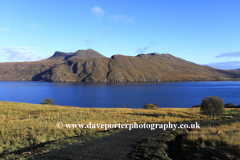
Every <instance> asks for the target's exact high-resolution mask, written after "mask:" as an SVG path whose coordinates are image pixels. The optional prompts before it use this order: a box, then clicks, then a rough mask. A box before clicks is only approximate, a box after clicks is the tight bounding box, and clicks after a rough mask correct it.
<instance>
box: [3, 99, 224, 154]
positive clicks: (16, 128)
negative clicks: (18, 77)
mask: <svg viewBox="0 0 240 160" xmlns="http://www.w3.org/2000/svg"><path fill="white" fill-rule="evenodd" d="M0 106H1V107H0V154H1V153H5V152H10V151H15V150H19V149H20V148H25V147H29V146H31V145H36V144H39V143H43V142H47V141H52V140H57V139H62V138H66V137H72V136H76V135H77V136H79V135H85V134H91V133H94V132H96V131H98V130H104V129H101V128H100V129H97V128H96V129H79V128H77V129H67V128H65V127H63V128H62V129H58V128H57V127H56V124H57V122H62V123H63V124H84V125H87V124H89V122H91V123H92V124H118V123H121V124H126V123H134V122H137V123H164V122H171V123H174V122H181V121H208V120H209V121H210V120H212V119H210V118H209V117H208V116H206V115H201V114H200V113H199V111H200V110H199V108H194V109H193V108H168V109H166V108H160V109H157V110H145V109H128V108H79V107H70V106H67V107H66V106H56V105H40V104H28V103H15V102H5V101H0ZM217 119H220V118H218V117H217V118H215V119H214V120H217Z"/></svg>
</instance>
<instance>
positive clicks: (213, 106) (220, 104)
mask: <svg viewBox="0 0 240 160" xmlns="http://www.w3.org/2000/svg"><path fill="white" fill-rule="evenodd" d="M223 111H224V101H223V99H222V98H219V97H217V96H211V97H206V98H204V99H203V100H202V103H201V112H202V113H203V114H208V115H210V117H211V116H215V115H217V114H218V113H221V112H223Z"/></svg>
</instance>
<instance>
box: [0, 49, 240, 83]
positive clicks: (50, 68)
mask: <svg viewBox="0 0 240 160" xmlns="http://www.w3.org/2000/svg"><path fill="white" fill-rule="evenodd" d="M233 78H240V71H237V70H220V69H215V68H212V67H208V66H201V65H198V64H195V63H192V62H189V61H186V60H184V59H181V58H178V57H175V56H173V55H171V54H159V53H156V52H154V53H149V54H139V55H137V56H135V57H134V56H124V55H113V56H112V57H111V58H107V57H105V56H103V55H102V54H100V53H98V52H97V51H94V50H92V49H88V50H78V51H76V52H74V53H73V52H70V53H65V52H60V51H56V52H55V53H54V54H53V56H51V57H49V58H48V59H45V60H41V61H35V62H11V63H1V64H0V80H34V81H52V82H66V81H76V82H146V81H149V82H151V81H152V82H153V81H157V82H160V81H210V80H214V81H216V80H230V79H233Z"/></svg>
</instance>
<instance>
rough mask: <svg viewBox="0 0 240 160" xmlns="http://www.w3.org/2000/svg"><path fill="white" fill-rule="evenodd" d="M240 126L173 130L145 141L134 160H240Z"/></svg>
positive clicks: (135, 152)
mask: <svg viewBox="0 0 240 160" xmlns="http://www.w3.org/2000/svg"><path fill="white" fill-rule="evenodd" d="M239 126H240V122H234V123H231V124H227V125H226V124H223V125H217V126H211V125H209V126H206V127H201V129H196V130H191V131H188V130H187V129H182V130H179V129H178V130H171V131H166V132H164V133H162V134H159V135H158V136H156V137H153V138H150V139H148V140H146V141H143V142H142V143H141V144H139V145H138V147H137V148H136V150H135V151H134V152H132V159H165V160H171V159H175V160H182V159H185V160H193V159H197V160H233V159H234V160H235V159H236V160H238V159H240V128H239Z"/></svg>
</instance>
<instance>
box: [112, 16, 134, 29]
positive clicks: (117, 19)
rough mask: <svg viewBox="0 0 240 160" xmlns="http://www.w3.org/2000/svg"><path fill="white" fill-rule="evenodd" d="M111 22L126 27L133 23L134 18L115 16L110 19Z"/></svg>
mask: <svg viewBox="0 0 240 160" xmlns="http://www.w3.org/2000/svg"><path fill="white" fill-rule="evenodd" d="M110 20H111V21H114V22H121V23H123V24H125V25H126V26H130V25H132V24H133V23H134V17H127V16H123V15H115V16H112V17H111V18H110Z"/></svg>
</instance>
